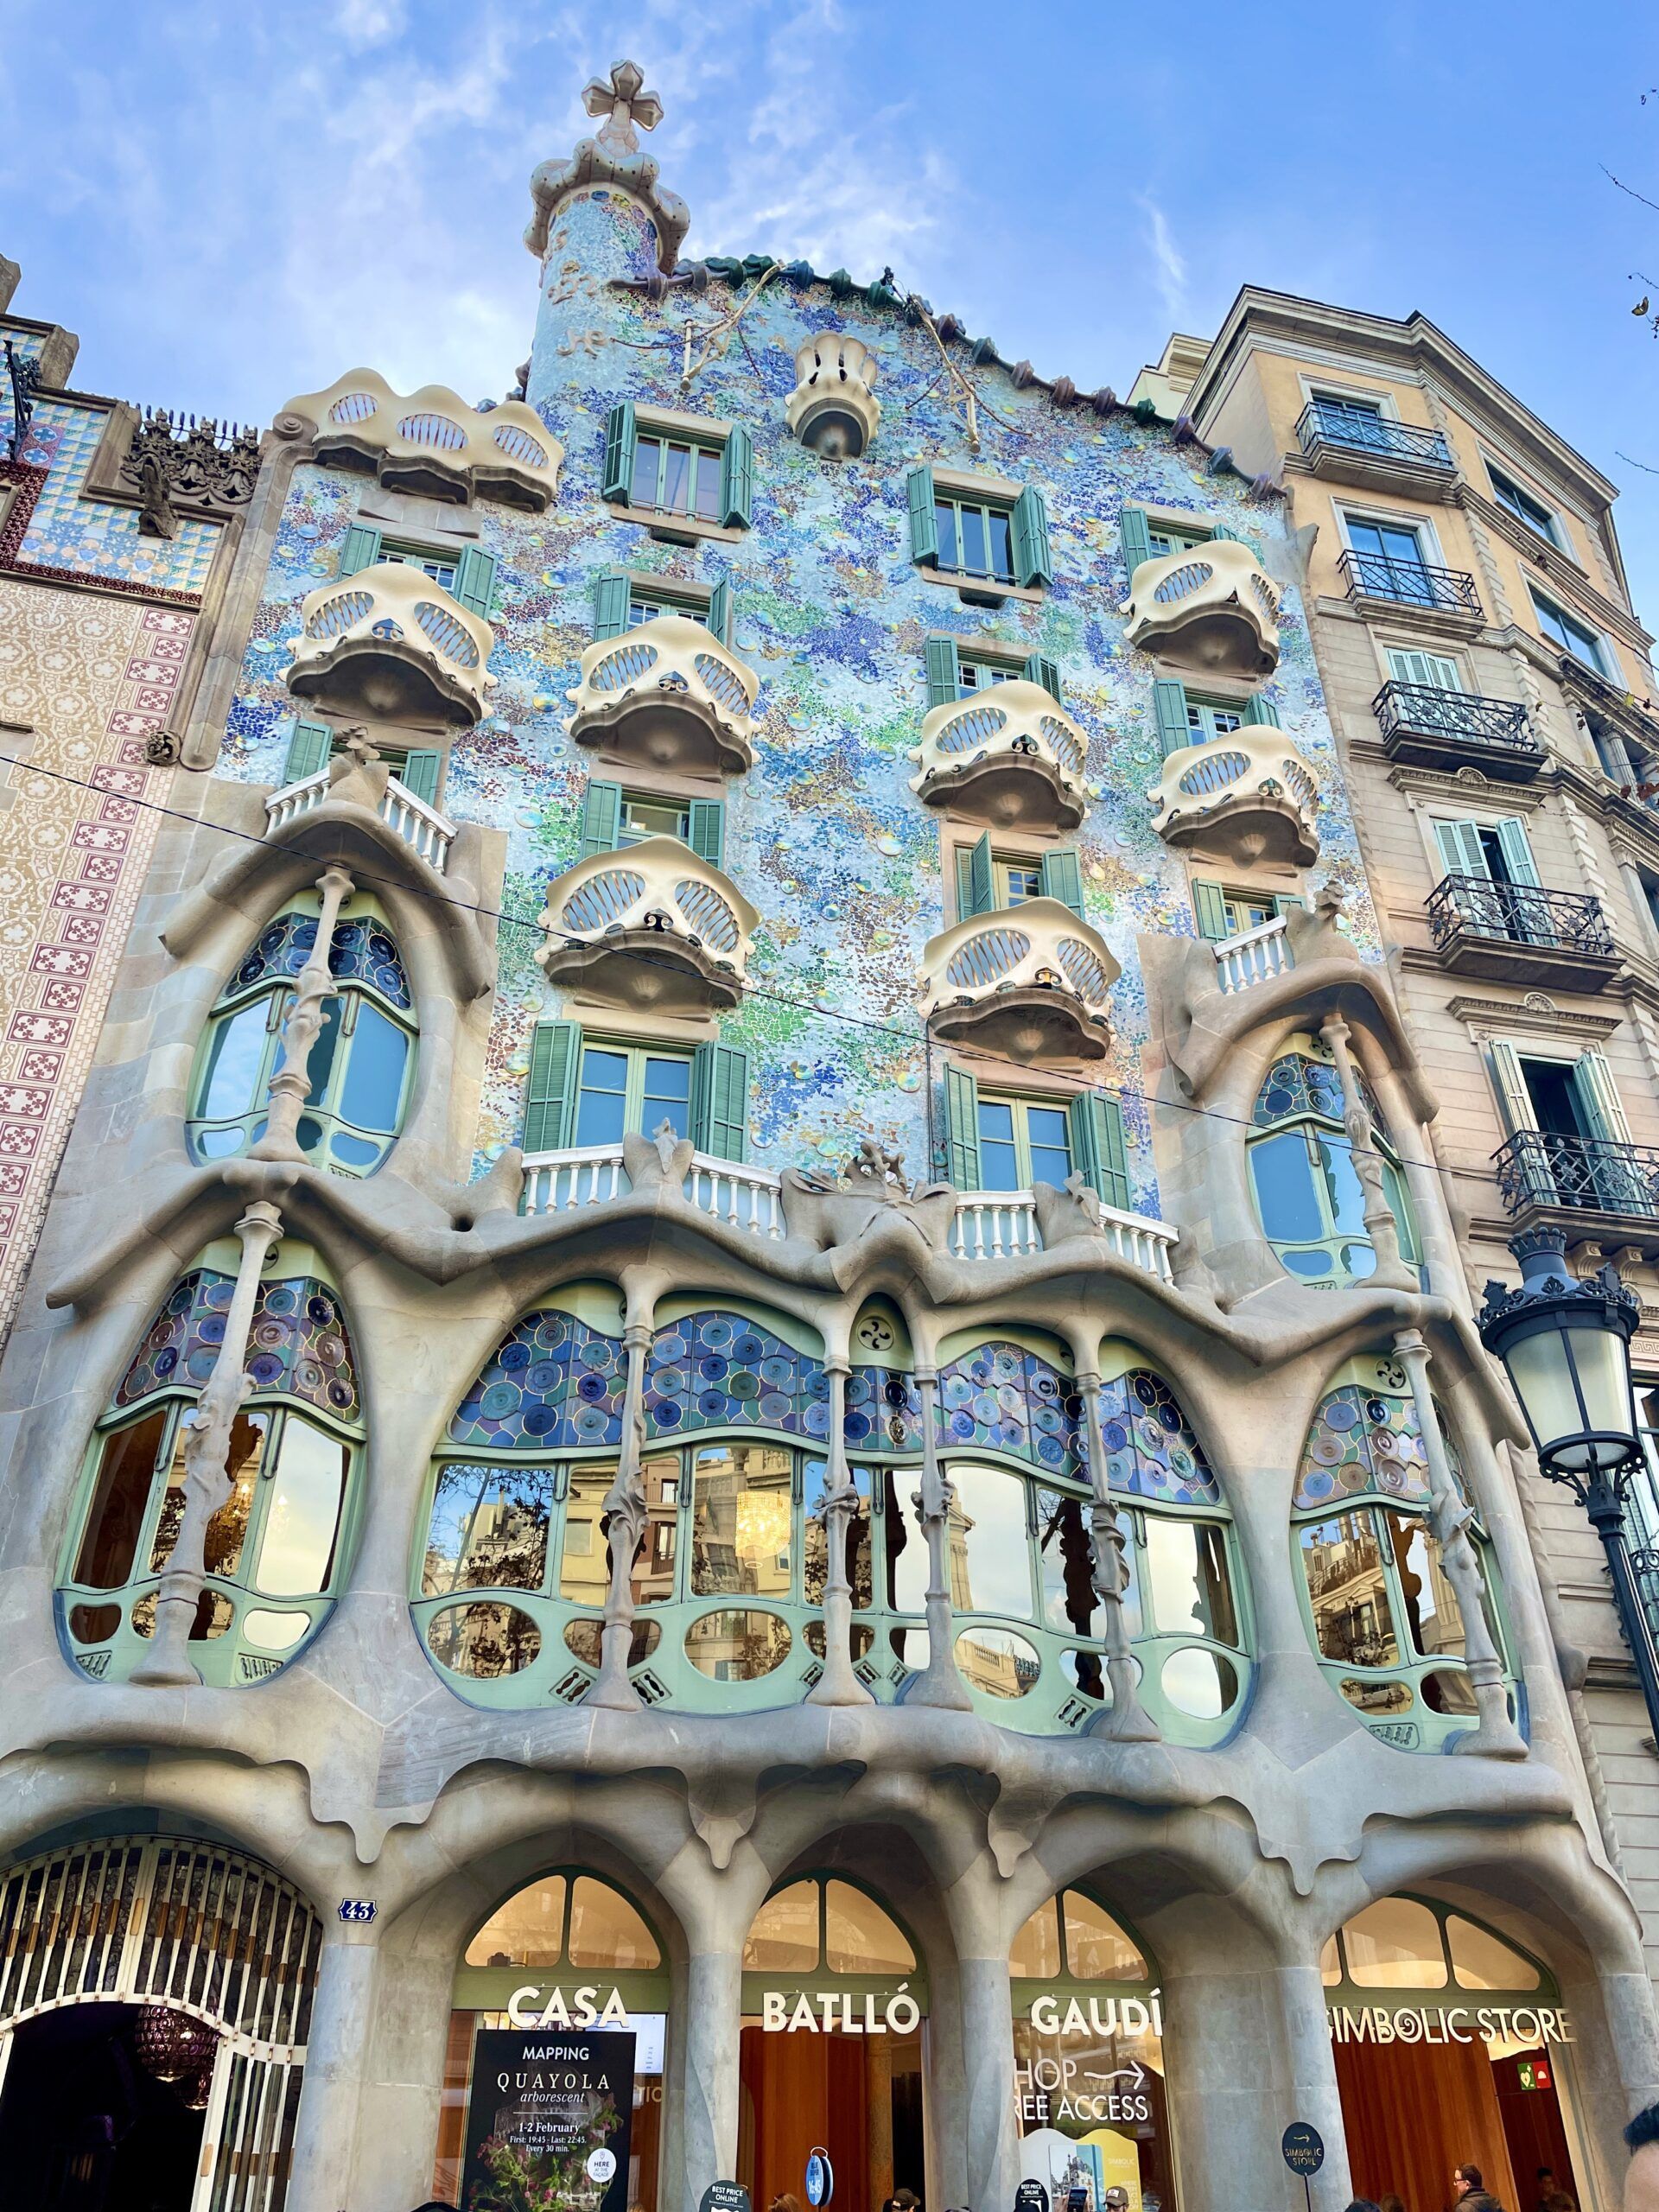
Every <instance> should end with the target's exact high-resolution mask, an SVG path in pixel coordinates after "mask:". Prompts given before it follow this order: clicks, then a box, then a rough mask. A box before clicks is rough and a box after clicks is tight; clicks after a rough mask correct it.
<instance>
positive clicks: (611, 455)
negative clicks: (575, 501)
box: [600, 399, 754, 530]
mask: <svg viewBox="0 0 1659 2212" xmlns="http://www.w3.org/2000/svg"><path fill="white" fill-rule="evenodd" d="M753 491H754V443H753V439H752V438H751V437H750V435H749V434H748V432H747V430H746V429H743V428H742V426H741V424H738V425H734V428H733V429H730V430H728V431H727V432H726V433H725V435H723V436H722V435H721V432H720V431H719V429H717V428H715V426H714V425H712V424H711V425H710V426H709V429H707V430H706V431H704V430H687V429H681V428H680V427H679V426H678V425H677V424H671V423H658V422H655V421H653V420H652V416H651V415H650V414H649V412H647V413H646V414H645V416H643V417H642V416H640V414H639V410H637V409H636V408H635V406H634V404H633V402H632V400H628V399H625V400H620V401H619V402H618V404H616V405H615V406H614V407H613V408H612V410H611V411H610V414H609V416H607V418H606V424H605V456H604V462H603V466H602V471H601V478H600V496H601V499H610V500H613V501H614V502H615V503H616V504H617V505H619V506H624V507H630V508H632V509H634V510H636V511H637V512H639V513H640V514H641V515H645V516H649V515H667V516H674V515H683V516H686V517H688V518H693V519H695V520H696V521H698V522H707V523H714V524H720V525H721V526H723V527H726V528H730V529H737V530H747V528H748V527H749V518H750V512H751V508H752V505H753Z"/></svg>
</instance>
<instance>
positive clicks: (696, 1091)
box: [691, 1041, 749, 1160]
mask: <svg viewBox="0 0 1659 2212" xmlns="http://www.w3.org/2000/svg"><path fill="white" fill-rule="evenodd" d="M691 1139H692V1142H693V1143H694V1144H695V1145H696V1148H697V1150H698V1151H699V1152H706V1153H707V1154H709V1156H710V1158H711V1159H715V1160H747V1157H748V1140H749V1056H748V1054H747V1052H745V1051H744V1050H743V1049H742V1047H741V1046H737V1045H721V1044H718V1043H715V1042H713V1041H711V1042H709V1044H706V1045H699V1046H697V1049H696V1052H694V1053H693V1054H692V1055H691Z"/></svg>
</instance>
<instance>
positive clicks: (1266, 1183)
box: [1250, 1129, 1325, 1244]
mask: <svg viewBox="0 0 1659 2212" xmlns="http://www.w3.org/2000/svg"><path fill="white" fill-rule="evenodd" d="M1250 1178H1251V1180H1252V1181H1253V1182H1254V1184H1255V1204H1256V1210H1257V1211H1258V1212H1259V1213H1260V1215H1261V1217H1262V1228H1263V1230H1266V1232H1267V1234H1268V1236H1269V1237H1270V1238H1272V1240H1273V1241H1274V1243H1286V1244H1294V1243H1304V1242H1311V1241H1312V1239H1313V1238H1314V1237H1316V1236H1324V1235H1325V1217H1324V1215H1323V1214H1322V1213H1321V1211H1320V1210H1319V1193H1318V1192H1317V1190H1316V1189H1315V1187H1314V1183H1313V1162H1312V1160H1310V1159H1309V1157H1308V1149H1307V1139H1306V1136H1305V1135H1304V1134H1303V1133H1302V1131H1301V1130H1300V1129H1281V1131H1280V1132H1279V1134H1278V1135H1276V1136H1271V1137H1261V1138H1258V1139H1257V1141H1255V1143H1254V1144H1253V1145H1252V1146H1251V1147H1250Z"/></svg>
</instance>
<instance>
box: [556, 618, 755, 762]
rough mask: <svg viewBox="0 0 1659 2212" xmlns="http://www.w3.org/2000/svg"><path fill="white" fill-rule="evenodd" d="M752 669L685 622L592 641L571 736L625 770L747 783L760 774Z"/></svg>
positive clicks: (648, 625) (661, 621)
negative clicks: (738, 778)
mask: <svg viewBox="0 0 1659 2212" xmlns="http://www.w3.org/2000/svg"><path fill="white" fill-rule="evenodd" d="M758 688H759V686H758V683H757V681H756V678H755V674H754V671H753V669H751V668H749V667H747V666H746V665H745V664H744V663H743V662H742V661H741V660H739V658H737V656H736V654H735V653H734V652H729V651H728V649H727V647H726V646H724V645H721V642H720V640H719V639H718V638H715V637H711V636H710V635H709V632H708V631H707V630H705V629H704V628H703V627H702V624H701V623H698V622H693V621H691V620H689V618H688V617H686V616H685V615H683V614H659V615H658V616H657V617H656V618H655V619H654V620H652V621H650V622H642V623H641V624H640V625H639V628H638V629H637V630H630V631H628V632H626V635H625V636H623V637H620V638H595V639H594V642H593V643H592V645H588V647H587V648H586V649H585V651H584V652H583V653H582V679H581V681H580V683H578V684H577V686H576V688H575V690H574V691H572V692H571V693H570V695H569V696H570V699H571V702H572V703H573V704H574V706H575V713H574V714H573V715H571V717H570V734H571V736H572V737H573V738H574V739H575V741H576V743H577V744H578V745H590V746H594V747H597V748H598V749H599V750H600V751H601V752H602V753H604V755H605V758H606V759H607V760H617V761H620V762H621V763H622V764H623V765H624V766H627V767H643V768H671V769H676V770H677V771H679V772H681V773H683V774H686V775H694V776H695V775H741V773H742V772H743V771H744V770H745V769H747V768H748V767H749V766H752V765H753V760H754V754H753V750H752V749H751V747H750V744H749V711H750V709H751V708H753V705H754V695H755V692H756V690H757V689H758Z"/></svg>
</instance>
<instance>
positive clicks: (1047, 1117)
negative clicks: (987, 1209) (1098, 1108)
mask: <svg viewBox="0 0 1659 2212" xmlns="http://www.w3.org/2000/svg"><path fill="white" fill-rule="evenodd" d="M978 1119H979V1172H980V1183H979V1187H980V1188H981V1190H982V1191H1028V1190H1030V1189H1031V1188H1032V1186H1033V1185H1034V1184H1037V1183H1052V1185H1054V1187H1055V1189H1056V1190H1064V1189H1065V1179H1066V1177H1067V1176H1068V1175H1069V1174H1070V1173H1071V1167H1072V1160H1071V1117H1070V1112H1069V1108H1068V1102H1067V1101H1065V1099H1054V1098H1026V1097H1021V1096H1020V1095H1019V1094H1018V1093H1017V1092H1000V1093H999V1092H995V1091H993V1092H990V1093H986V1092H985V1091H981V1093H980V1095H979V1113H978Z"/></svg>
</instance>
